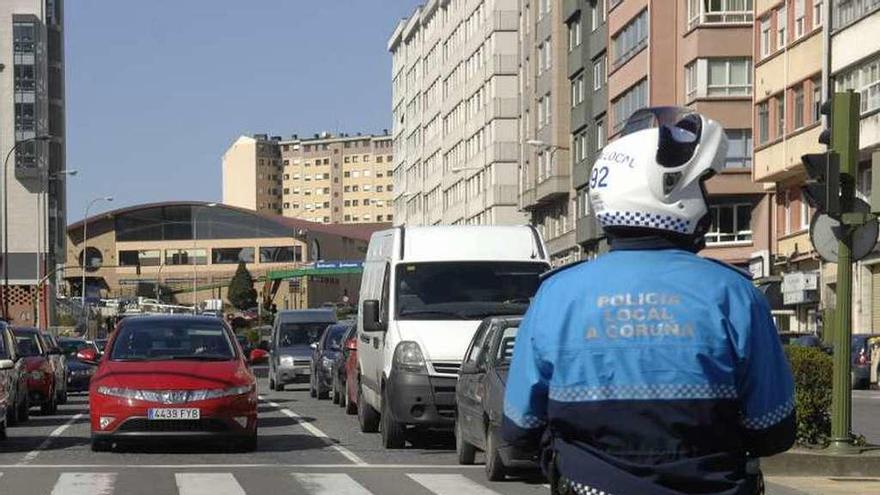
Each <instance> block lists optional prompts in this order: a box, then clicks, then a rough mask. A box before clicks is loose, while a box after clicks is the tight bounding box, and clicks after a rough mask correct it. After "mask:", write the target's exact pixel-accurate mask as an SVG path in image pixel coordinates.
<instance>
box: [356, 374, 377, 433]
mask: <svg viewBox="0 0 880 495" xmlns="http://www.w3.org/2000/svg"><path fill="white" fill-rule="evenodd" d="M357 411H358V424H359V425H360V427H361V431H362V432H363V433H376V432H377V431H379V413H377V412H376V410H375V409H373V406H371V405H369V404H367V403H366V402H365V401H364V392H363V390H362V389H361V386H360V385H358V401H357Z"/></svg>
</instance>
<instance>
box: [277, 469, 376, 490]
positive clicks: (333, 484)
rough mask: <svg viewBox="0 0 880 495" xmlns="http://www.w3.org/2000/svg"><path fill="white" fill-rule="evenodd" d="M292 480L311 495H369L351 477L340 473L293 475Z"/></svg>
mask: <svg viewBox="0 0 880 495" xmlns="http://www.w3.org/2000/svg"><path fill="white" fill-rule="evenodd" d="M293 478H294V479H295V480H296V481H297V483H299V484H300V485H302V486H303V488H305V489H306V490H308V492H309V493H310V494H312V495H371V493H372V492H370V491H369V490H367V489H366V488H364V487H363V486H362V485H361V484H360V483H358V482H357V481H355V480H354V479H352V477H351V476H349V475H347V474H341V473H308V474H306V473H293Z"/></svg>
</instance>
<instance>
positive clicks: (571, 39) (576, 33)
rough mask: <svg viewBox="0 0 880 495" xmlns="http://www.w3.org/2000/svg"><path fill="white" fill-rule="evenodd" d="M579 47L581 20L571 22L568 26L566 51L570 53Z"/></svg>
mask: <svg viewBox="0 0 880 495" xmlns="http://www.w3.org/2000/svg"><path fill="white" fill-rule="evenodd" d="M580 45H581V19H580V17H578V18H577V19H575V20H573V21H571V22H570V23H569V24H568V51H572V50H574V49H575V48H577V47H579V46H580Z"/></svg>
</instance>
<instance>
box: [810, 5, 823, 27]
mask: <svg viewBox="0 0 880 495" xmlns="http://www.w3.org/2000/svg"><path fill="white" fill-rule="evenodd" d="M822 1H823V0H813V27H819V26H821V25H822V16H823V15H824V14H825V9H823V8H822Z"/></svg>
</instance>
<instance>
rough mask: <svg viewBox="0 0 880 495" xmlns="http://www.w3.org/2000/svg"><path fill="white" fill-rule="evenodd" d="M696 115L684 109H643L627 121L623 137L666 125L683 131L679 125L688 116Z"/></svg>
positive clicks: (634, 113)
mask: <svg viewBox="0 0 880 495" xmlns="http://www.w3.org/2000/svg"><path fill="white" fill-rule="evenodd" d="M694 114H695V112H694V111H693V110H691V109H689V108H684V107H646V108H641V109H639V110H636V111H635V112H633V114H632V115H630V117H629V118H628V119H626V124H625V125H624V126H623V133H621V136H626V135H627V134H632V133H634V132H638V131H643V130H645V129H652V128H655V127H660V126H664V125H665V126H668V127H670V128H672V129H681V127H679V126H678V124H679V123H680V122H681V121H682V120H684V119H685V117H687V116H688V115H694ZM682 130H684V129H682ZM682 137H684V136H682Z"/></svg>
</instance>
